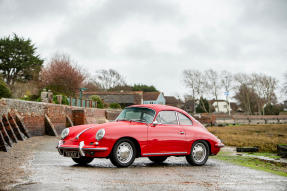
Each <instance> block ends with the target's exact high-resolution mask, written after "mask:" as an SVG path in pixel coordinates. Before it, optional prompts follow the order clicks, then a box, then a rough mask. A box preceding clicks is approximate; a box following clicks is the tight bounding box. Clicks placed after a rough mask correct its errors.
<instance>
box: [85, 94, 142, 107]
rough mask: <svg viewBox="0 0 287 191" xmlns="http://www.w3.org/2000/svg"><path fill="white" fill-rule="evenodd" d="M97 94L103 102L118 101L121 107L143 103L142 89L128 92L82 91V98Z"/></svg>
mask: <svg viewBox="0 0 287 191" xmlns="http://www.w3.org/2000/svg"><path fill="white" fill-rule="evenodd" d="M93 95H97V96H99V97H100V98H101V99H102V100H103V101H104V103H107V104H111V103H118V104H120V105H121V107H127V106H130V105H140V104H143V92H142V91H129V92H83V99H89V98H90V97H91V96H93Z"/></svg>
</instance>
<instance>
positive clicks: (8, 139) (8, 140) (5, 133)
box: [0, 120, 12, 147]
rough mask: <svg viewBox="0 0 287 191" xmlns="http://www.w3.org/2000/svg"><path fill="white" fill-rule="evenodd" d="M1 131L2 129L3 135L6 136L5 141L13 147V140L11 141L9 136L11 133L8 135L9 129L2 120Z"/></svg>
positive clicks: (0, 123) (0, 121)
mask: <svg viewBox="0 0 287 191" xmlns="http://www.w3.org/2000/svg"><path fill="white" fill-rule="evenodd" d="M0 131H1V133H2V135H3V137H4V140H5V142H6V143H7V144H8V145H9V146H10V147H12V141H11V139H10V137H9V135H8V133H7V131H6V129H5V128H4V125H3V123H2V120H0Z"/></svg>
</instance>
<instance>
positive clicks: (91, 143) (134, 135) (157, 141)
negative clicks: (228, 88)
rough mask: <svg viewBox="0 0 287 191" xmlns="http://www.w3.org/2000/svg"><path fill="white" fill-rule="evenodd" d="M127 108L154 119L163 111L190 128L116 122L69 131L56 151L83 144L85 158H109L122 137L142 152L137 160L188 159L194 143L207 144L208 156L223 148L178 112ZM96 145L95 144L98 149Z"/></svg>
mask: <svg viewBox="0 0 287 191" xmlns="http://www.w3.org/2000/svg"><path fill="white" fill-rule="evenodd" d="M130 107H145V108H150V109H153V110H154V111H155V112H156V115H157V114H158V112H160V111H163V110H172V111H176V112H180V113H182V114H184V115H186V116H187V117H189V118H190V119H191V120H192V122H193V125H166V124H165V125H164V124H159V125H156V126H153V125H152V124H145V123H140V122H130V121H118V122H109V123H104V124H89V125H81V126H74V127H70V128H69V129H70V132H69V135H68V136H67V137H66V138H65V139H64V140H63V143H62V144H61V145H59V147H60V148H62V149H75V150H77V149H78V148H79V143H80V142H81V141H84V147H83V149H84V151H85V153H86V156H89V157H95V158H101V157H109V154H110V152H111V150H112V149H113V146H114V144H115V143H116V141H117V140H119V139H121V138H123V137H129V138H131V139H133V140H134V141H137V143H138V144H139V146H140V149H141V153H140V156H160V155H167V156H169V155H188V154H190V152H191V147H192V144H193V143H194V142H195V141H197V140H205V141H207V142H208V144H209V145H210V150H211V152H210V154H212V155H215V154H217V153H218V152H219V151H220V147H222V145H223V144H222V143H221V141H220V140H219V139H217V138H216V137H215V136H214V135H213V134H211V133H210V132H208V130H207V129H206V128H205V127H204V126H202V125H201V124H200V123H199V122H198V121H197V120H195V119H194V118H193V117H191V116H190V115H188V114H187V113H186V112H185V111H183V110H181V109H179V108H175V107H171V106H165V105H153V104H148V105H136V106H130ZM155 118H156V117H155ZM88 128H90V129H88ZM86 129H87V130H86ZM99 129H104V130H105V136H104V138H103V139H101V140H100V141H96V139H95V137H96V133H97V131H98V130H99ZM84 130H86V131H85V132H83V133H82V134H81V135H80V136H79V139H77V138H76V137H77V135H79V133H81V132H82V131H84ZM182 132H183V133H182ZM96 142H98V143H97V145H96ZM85 149H90V150H85ZM92 149H95V150H92ZM96 149H99V150H96ZM101 149H106V150H101ZM86 151H88V152H86ZM91 152H92V153H91Z"/></svg>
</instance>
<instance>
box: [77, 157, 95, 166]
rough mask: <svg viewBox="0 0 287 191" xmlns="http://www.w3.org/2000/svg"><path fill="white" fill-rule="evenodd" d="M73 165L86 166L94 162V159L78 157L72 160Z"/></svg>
mask: <svg viewBox="0 0 287 191" xmlns="http://www.w3.org/2000/svg"><path fill="white" fill-rule="evenodd" d="M72 159H73V161H74V162H75V163H78V164H80V165H86V164H89V163H90V162H92V161H93V160H94V158H91V157H80V158H72Z"/></svg>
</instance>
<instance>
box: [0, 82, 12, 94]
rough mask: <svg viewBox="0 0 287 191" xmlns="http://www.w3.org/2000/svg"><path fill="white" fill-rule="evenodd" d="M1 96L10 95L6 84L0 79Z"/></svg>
mask: <svg viewBox="0 0 287 191" xmlns="http://www.w3.org/2000/svg"><path fill="white" fill-rule="evenodd" d="M2 97H11V91H10V89H9V87H8V86H7V84H6V83H5V82H4V81H3V80H1V79H0V98H2Z"/></svg>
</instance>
